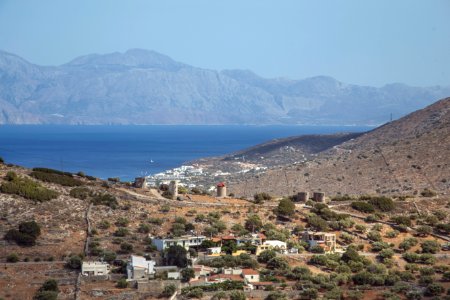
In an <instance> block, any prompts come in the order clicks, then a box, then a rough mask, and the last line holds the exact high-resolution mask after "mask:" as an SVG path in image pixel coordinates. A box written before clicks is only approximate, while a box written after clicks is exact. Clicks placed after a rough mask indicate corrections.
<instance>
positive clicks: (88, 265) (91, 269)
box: [81, 261, 110, 276]
mask: <svg viewBox="0 0 450 300" xmlns="http://www.w3.org/2000/svg"><path fill="white" fill-rule="evenodd" d="M109 270H110V269H109V264H108V263H106V262H102V261H84V262H83V263H82V264H81V274H82V275H84V276H101V275H107V274H109Z"/></svg>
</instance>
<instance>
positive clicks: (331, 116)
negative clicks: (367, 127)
mask: <svg viewBox="0 0 450 300" xmlns="http://www.w3.org/2000/svg"><path fill="white" fill-rule="evenodd" d="M449 94H450V87H438V86H437V87H428V88H419V87H409V86H406V85H402V84H390V85H386V86H383V87H381V88H375V87H366V86H357V85H351V84H344V83H341V82H339V81H337V80H335V79H333V78H330V77H323V76H321V77H314V78H308V79H305V80H288V79H281V78H278V79H265V78H261V77H259V76H257V75H256V74H254V73H252V72H250V71H242V70H233V71H215V70H207V69H201V68H196V67H192V66H189V65H186V64H183V63H179V62H176V61H174V60H172V59H171V58H169V57H167V56H165V55H162V54H159V53H156V52H154V51H147V50H140V49H133V50H129V51H127V52H125V53H111V54H105V55H97V54H94V55H87V56H82V57H79V58H76V59H74V60H73V61H71V62H69V63H67V64H64V65H61V66H53V67H47V66H38V65H34V64H32V63H29V62H27V61H26V60H24V59H22V58H20V57H18V56H16V55H13V54H10V53H7V52H2V51H0V124H28V123H30V124H380V123H384V122H386V121H387V120H388V119H389V115H390V114H391V113H392V114H393V115H394V117H395V118H397V117H400V116H402V115H405V114H407V113H409V112H411V111H413V110H416V109H419V108H422V107H424V106H426V105H428V104H430V103H432V101H434V100H435V99H439V98H442V97H445V96H448V95H449Z"/></svg>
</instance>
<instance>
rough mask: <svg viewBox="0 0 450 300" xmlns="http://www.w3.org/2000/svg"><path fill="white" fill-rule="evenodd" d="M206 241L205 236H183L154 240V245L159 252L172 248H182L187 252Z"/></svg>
mask: <svg viewBox="0 0 450 300" xmlns="http://www.w3.org/2000/svg"><path fill="white" fill-rule="evenodd" d="M205 239H206V237H205V236H204V235H183V236H180V237H176V238H153V239H152V244H153V245H155V246H156V249H158V251H164V250H165V249H167V248H169V247H171V246H176V245H179V246H182V247H184V248H185V249H186V250H189V247H197V246H200V244H201V243H202V242H203V241H204V240H205Z"/></svg>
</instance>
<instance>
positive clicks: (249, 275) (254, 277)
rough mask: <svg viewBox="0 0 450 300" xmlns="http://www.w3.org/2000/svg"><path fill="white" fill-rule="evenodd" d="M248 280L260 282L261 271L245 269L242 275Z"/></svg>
mask: <svg viewBox="0 0 450 300" xmlns="http://www.w3.org/2000/svg"><path fill="white" fill-rule="evenodd" d="M241 276H242V277H243V278H244V280H245V281H246V282H259V272H258V271H256V270H253V269H243V270H242V275H241Z"/></svg>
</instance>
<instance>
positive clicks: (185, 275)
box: [181, 268, 195, 282]
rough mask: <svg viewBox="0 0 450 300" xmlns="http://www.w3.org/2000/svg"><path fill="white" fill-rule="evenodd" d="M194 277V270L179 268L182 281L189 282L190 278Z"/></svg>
mask: <svg viewBox="0 0 450 300" xmlns="http://www.w3.org/2000/svg"><path fill="white" fill-rule="evenodd" d="M194 277H195V271H194V269H192V268H185V269H183V270H181V278H182V280H183V282H189V281H190V280H191V279H192V278H194Z"/></svg>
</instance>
